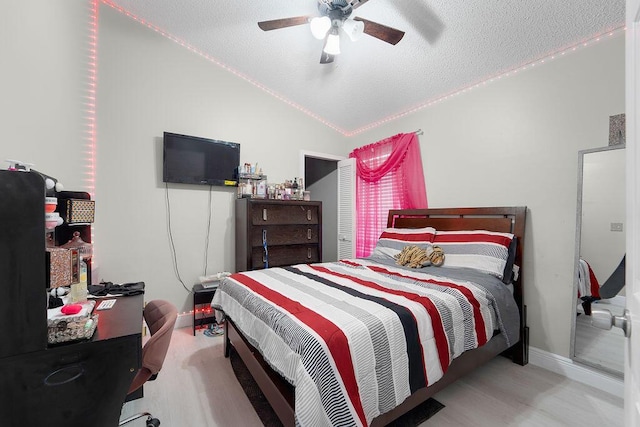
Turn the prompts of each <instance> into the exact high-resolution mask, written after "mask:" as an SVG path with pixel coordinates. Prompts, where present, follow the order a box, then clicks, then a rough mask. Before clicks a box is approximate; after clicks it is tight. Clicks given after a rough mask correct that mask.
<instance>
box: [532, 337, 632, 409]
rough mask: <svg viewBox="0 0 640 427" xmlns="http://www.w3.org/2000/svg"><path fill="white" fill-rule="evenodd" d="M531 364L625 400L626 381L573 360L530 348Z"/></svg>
mask: <svg viewBox="0 0 640 427" xmlns="http://www.w3.org/2000/svg"><path fill="white" fill-rule="evenodd" d="M529 363H531V364H532V365H535V366H539V367H541V368H544V369H546V370H548V371H551V372H555V373H556V374H560V375H563V376H565V377H567V378H569V379H571V380H574V381H578V382H581V383H583V384H586V385H589V386H591V387H595V388H597V389H599V390H602V391H604V392H607V393H609V394H612V395H614V396H617V397H620V398H622V399H624V381H623V380H622V379H620V378H616V377H614V376H613V375H609V374H606V373H603V372H598V371H596V370H595V369H592V368H590V367H588V366H584V365H580V364H578V363H575V362H574V361H573V360H571V359H569V358H566V357H563V356H559V355H557V354H553V353H549V352H548V351H544V350H540V349H539V348H535V347H529Z"/></svg>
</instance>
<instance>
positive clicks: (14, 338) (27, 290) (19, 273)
mask: <svg viewBox="0 0 640 427" xmlns="http://www.w3.org/2000/svg"><path fill="white" fill-rule="evenodd" d="M44 198H45V184H44V179H43V178H42V177H41V176H40V175H38V174H36V173H27V172H15V171H0V280H1V281H2V298H0V325H2V344H0V360H2V358H4V357H9V356H13V355H16V354H23V353H28V352H32V351H38V350H43V349H45V348H46V347H47V293H46V290H47V285H46V275H45V249H44V248H45V227H44ZM0 419H1V418H0Z"/></svg>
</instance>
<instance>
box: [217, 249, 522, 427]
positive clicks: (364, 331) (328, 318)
mask: <svg viewBox="0 0 640 427" xmlns="http://www.w3.org/2000/svg"><path fill="white" fill-rule="evenodd" d="M425 271H429V269H421V270H414V269H407V268H402V267H399V266H395V265H390V264H383V263H378V262H375V261H373V260H371V259H353V260H343V261H340V262H335V263H322V264H311V265H296V266H292V267H286V268H271V269H267V270H257V271H250V272H243V273H236V274H234V275H232V276H230V277H228V278H226V279H225V280H224V281H223V282H222V283H221V284H220V287H219V288H218V290H217V291H216V293H215V295H214V299H213V302H212V305H213V307H214V308H216V309H218V310H221V311H223V312H224V313H225V315H226V316H229V317H230V318H231V319H233V321H234V323H235V324H236V326H237V327H238V329H240V330H241V331H242V332H243V335H245V337H246V338H247V339H248V340H249V341H250V342H251V344H252V345H253V346H255V347H256V348H257V349H258V350H259V351H260V352H261V353H262V355H263V357H264V359H265V360H266V361H267V362H268V363H269V364H270V365H271V366H272V367H273V368H274V369H275V370H276V371H277V372H279V373H280V374H281V375H283V376H284V378H286V379H287V380H288V381H289V382H290V383H291V384H293V385H294V386H295V413H296V422H297V424H299V425H301V426H314V427H315V426H325V425H326V426H338V425H340V426H344V425H369V423H370V422H371V421H372V420H373V418H375V417H376V416H378V415H380V414H382V413H384V412H387V411H389V410H391V409H393V408H394V407H396V406H397V405H399V404H400V403H402V402H403V401H404V400H405V399H406V398H407V397H408V396H409V395H410V394H411V393H413V392H415V391H416V390H418V389H420V388H422V387H425V386H428V385H430V384H433V383H434V382H436V381H438V379H440V378H441V377H442V375H443V374H444V373H445V372H446V371H447V368H448V366H449V364H450V363H451V361H452V360H453V358H455V357H457V356H459V355H460V354H461V353H463V352H464V351H465V350H468V349H472V348H476V347H478V346H481V345H483V344H485V343H486V342H487V341H488V340H489V339H491V337H492V336H493V334H494V331H495V330H502V329H503V326H502V319H503V317H504V316H501V313H500V310H499V309H498V306H499V305H503V303H497V302H496V298H495V297H494V295H493V294H492V292H493V293H495V290H494V291H492V292H490V291H488V290H487V289H486V288H485V287H484V286H480V285H479V284H478V283H473V282H471V281H469V280H461V279H459V278H456V279H451V278H445V277H442V276H439V275H434V274H429V273H425ZM432 271H433V270H432ZM441 271H443V270H442V269H439V270H438V274H441ZM489 280H492V279H489ZM495 281H496V280H494V282H495ZM497 282H499V280H497ZM495 286H496V287H502V288H504V289H505V292H507V291H506V287H505V286H504V285H503V284H502V283H500V285H497V284H496V285H495ZM507 294H508V292H507ZM505 298H506V299H507V300H508V299H509V298H510V294H509V295H508V296H507V297H505V296H504V295H501V296H499V297H498V298H497V299H498V300H501V299H505ZM515 327H516V328H517V325H515Z"/></svg>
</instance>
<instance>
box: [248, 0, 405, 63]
mask: <svg viewBox="0 0 640 427" xmlns="http://www.w3.org/2000/svg"><path fill="white" fill-rule="evenodd" d="M367 1H369V0H318V11H319V12H320V16H316V17H313V16H296V17H292V18H282V19H274V20H271V21H262V22H258V26H259V27H260V28H261V29H262V30H264V31H271V30H277V29H280V28H286V27H294V26H296V25H304V24H307V23H308V24H310V25H309V26H310V28H311V33H312V34H313V35H314V36H315V37H316V38H317V39H320V40H322V39H324V46H323V48H322V56H321V57H320V63H321V64H328V63H331V62H333V60H334V59H335V56H336V55H338V54H339V53H340V31H342V32H344V33H346V34H347V36H349V38H350V39H351V40H353V41H355V40H357V39H358V38H359V37H360V36H361V35H362V33H364V34H368V35H370V36H372V37H375V38H377V39H380V40H382V41H385V42H387V43H390V44H392V45H395V44H397V43H398V42H399V41H400V40H402V37H403V36H404V31H400V30H396V29H395V28H391V27H388V26H386V25H382V24H379V23H377V22H373V21H369V20H367V19H363V18H359V17H355V18H353V19H351V18H350V16H351V13H352V12H353V11H354V10H356V9H357V8H359V7H360V6H362V5H363V4H365V3H366V2H367Z"/></svg>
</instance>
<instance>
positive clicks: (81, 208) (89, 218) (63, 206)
mask: <svg viewBox="0 0 640 427" xmlns="http://www.w3.org/2000/svg"><path fill="white" fill-rule="evenodd" d="M58 210H59V211H60V216H61V217H62V219H64V222H66V223H67V224H82V223H92V222H93V219H94V214H95V201H94V200H88V199H66V200H64V201H63V203H60V200H59V201H58Z"/></svg>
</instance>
